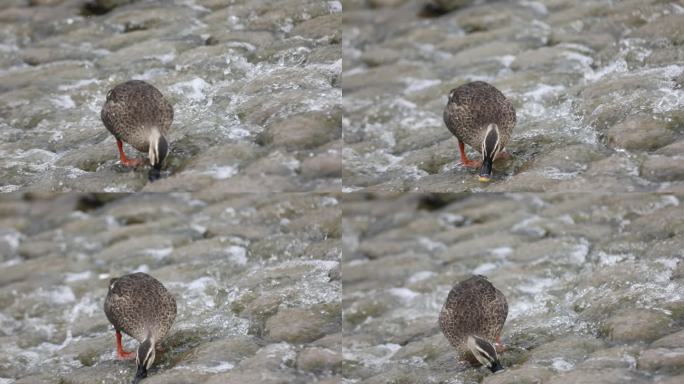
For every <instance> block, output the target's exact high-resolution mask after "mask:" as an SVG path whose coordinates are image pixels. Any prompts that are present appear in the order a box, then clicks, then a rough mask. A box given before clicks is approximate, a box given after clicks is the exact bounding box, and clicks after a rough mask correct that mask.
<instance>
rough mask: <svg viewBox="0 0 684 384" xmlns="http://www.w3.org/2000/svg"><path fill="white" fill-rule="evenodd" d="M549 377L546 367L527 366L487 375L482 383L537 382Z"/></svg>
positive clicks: (514, 383)
mask: <svg viewBox="0 0 684 384" xmlns="http://www.w3.org/2000/svg"><path fill="white" fill-rule="evenodd" d="M550 378H551V371H550V370H549V369H548V368H540V367H528V366H523V367H520V368H513V369H506V370H505V371H503V372H502V373H501V374H497V375H491V376H487V377H486V378H485V379H484V381H483V382H482V383H483V384H518V383H519V384H538V383H544V382H546V381H547V380H549V379H550Z"/></svg>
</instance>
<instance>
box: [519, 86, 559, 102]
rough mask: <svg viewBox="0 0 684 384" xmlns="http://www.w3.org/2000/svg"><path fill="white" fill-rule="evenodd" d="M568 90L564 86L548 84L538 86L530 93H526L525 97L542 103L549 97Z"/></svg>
mask: <svg viewBox="0 0 684 384" xmlns="http://www.w3.org/2000/svg"><path fill="white" fill-rule="evenodd" d="M565 89H566V88H565V87H564V86H562V85H548V84H537V86H536V87H535V88H534V89H533V90H531V91H528V92H525V94H524V95H525V96H527V97H530V98H532V99H533V100H536V101H541V100H542V99H544V97H545V96H547V95H555V94H557V93H559V92H562V91H564V90H565Z"/></svg>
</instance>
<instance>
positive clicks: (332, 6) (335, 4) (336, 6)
mask: <svg viewBox="0 0 684 384" xmlns="http://www.w3.org/2000/svg"><path fill="white" fill-rule="evenodd" d="M328 10H329V11H330V13H340V12H342V3H340V2H339V1H337V0H334V1H328Z"/></svg>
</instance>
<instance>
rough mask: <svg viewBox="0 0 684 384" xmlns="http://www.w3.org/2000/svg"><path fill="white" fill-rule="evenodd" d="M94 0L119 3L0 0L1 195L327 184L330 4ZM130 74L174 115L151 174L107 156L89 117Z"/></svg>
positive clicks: (336, 165) (331, 136)
mask: <svg viewBox="0 0 684 384" xmlns="http://www.w3.org/2000/svg"><path fill="white" fill-rule="evenodd" d="M102 2H103V3H123V4H122V5H120V6H118V7H116V8H114V9H113V10H111V11H109V12H107V13H104V14H101V15H93V14H89V13H88V12H87V11H85V10H84V4H85V3H86V1H85V0H63V1H34V2H32V3H34V4H40V3H46V4H47V5H36V6H28V5H27V1H25V0H8V1H3V5H2V9H1V10H0V53H1V55H0V191H2V192H11V191H25V190H32V191H94V192H102V191H105V192H132V191H138V190H141V189H142V190H146V191H178V190H181V191H192V190H198V189H203V188H215V189H219V188H220V189H222V190H225V191H234V192H246V191H309V190H333V189H335V188H337V189H339V185H340V183H341V181H340V180H341V179H340V172H341V154H340V149H341V148H340V137H341V109H340V99H341V95H342V91H341V89H340V86H339V79H340V75H341V71H342V59H341V48H340V25H341V24H340V20H341V16H340V12H341V5H340V3H339V2H337V1H319V0H288V1H280V2H277V3H276V2H268V1H212V0H196V1H195V0H173V1H166V0H164V1H162V0H142V1H135V2H128V1H102ZM129 79H140V80H145V81H147V82H149V83H151V84H153V85H154V86H156V87H157V88H158V89H159V90H160V91H161V92H162V94H164V96H165V97H166V98H167V99H169V101H170V102H171V104H172V105H173V107H174V110H175V117H174V122H173V124H172V126H171V129H170V134H169V141H170V143H171V152H170V155H169V157H168V160H167V164H166V172H165V174H164V175H165V176H166V177H165V178H164V179H163V180H161V181H160V182H158V183H154V184H149V183H147V179H146V172H145V171H144V170H137V171H133V170H130V169H125V168H124V167H122V166H121V165H119V164H118V153H117V149H116V143H115V140H114V137H113V136H112V135H111V134H109V132H108V131H107V130H106V129H105V127H104V125H103V124H102V122H101V121H100V110H101V108H102V104H103V103H104V100H105V95H106V94H107V91H108V90H109V89H111V88H112V87H114V86H115V85H116V84H119V83H121V82H124V81H126V80H129ZM126 150H127V151H128V154H129V156H138V155H139V153H138V152H137V151H136V150H135V149H133V148H132V147H128V146H126ZM143 155H144V156H145V157H147V154H143Z"/></svg>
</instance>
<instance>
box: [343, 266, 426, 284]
mask: <svg viewBox="0 0 684 384" xmlns="http://www.w3.org/2000/svg"><path fill="white" fill-rule="evenodd" d="M354 261H356V260H354ZM350 265H351V263H350ZM435 275H436V273H434V272H432V271H420V272H416V273H414V274H413V275H411V277H409V278H408V282H409V284H413V283H417V282H419V281H423V280H427V279H429V278H431V277H432V276H435Z"/></svg>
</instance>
